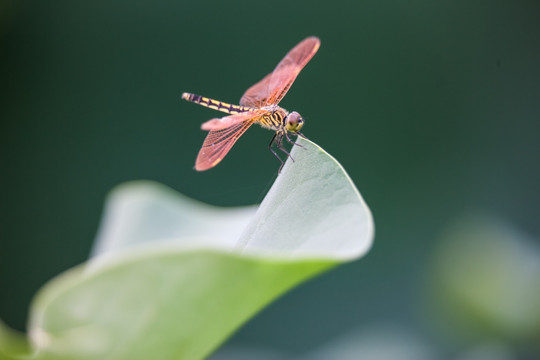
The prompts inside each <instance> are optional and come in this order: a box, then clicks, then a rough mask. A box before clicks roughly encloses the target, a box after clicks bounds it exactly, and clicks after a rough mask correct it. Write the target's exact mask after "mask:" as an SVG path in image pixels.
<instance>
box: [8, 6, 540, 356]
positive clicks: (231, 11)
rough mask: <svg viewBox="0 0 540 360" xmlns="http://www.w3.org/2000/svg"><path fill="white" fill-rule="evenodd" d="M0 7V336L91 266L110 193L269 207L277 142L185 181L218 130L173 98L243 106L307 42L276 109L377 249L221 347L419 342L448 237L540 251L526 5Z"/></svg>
mask: <svg viewBox="0 0 540 360" xmlns="http://www.w3.org/2000/svg"><path fill="white" fill-rule="evenodd" d="M0 4H1V5H0V46H1V48H0V63H1V67H0V74H1V77H0V79H1V80H0V91H1V92H2V93H1V96H0V121H1V122H0V172H1V173H0V174H1V176H0V240H1V242H0V244H1V245H0V246H1V247H0V291H1V293H2V296H1V297H0V318H1V319H3V320H4V321H5V322H7V323H8V324H9V325H11V326H13V327H15V328H17V329H21V330H24V327H25V321H26V316H27V310H28V306H29V302H30V300H31V298H32V296H33V294H34V293H35V292H36V291H37V290H38V288H39V287H40V286H42V285H43V284H44V283H45V282H46V281H47V280H48V279H50V278H52V277H53V276H55V275H56V274H58V273H60V272H62V271H64V270H66V269H68V268H70V267H72V266H74V265H76V264H79V263H81V262H83V261H84V260H85V259H86V258H87V255H88V253H89V250H90V248H91V245H92V241H93V238H94V236H95V233H96V230H97V227H98V224H99V220H100V214H101V211H102V205H103V201H104V197H105V195H106V194H107V192H108V191H109V190H110V189H111V188H112V187H113V186H115V185H117V184H119V183H121V182H123V181H127V180H134V179H151V180H156V181H159V182H162V183H164V184H166V185H168V186H171V187H172V188H174V189H176V190H178V191H180V192H182V193H184V194H186V195H188V196H191V197H193V198H196V199H199V200H202V201H205V202H209V203H211V204H216V205H227V206H235V205H247V204H253V203H256V202H259V201H261V200H262V198H263V197H264V194H265V192H266V191H267V190H268V188H269V187H270V185H271V183H272V181H273V179H274V177H275V176H276V172H277V169H278V167H279V163H278V162H277V161H276V159H275V158H274V157H273V156H272V155H271V154H270V153H269V152H268V149H267V144H268V142H269V141H270V138H271V136H272V134H271V133H270V132H268V131H266V130H262V129H260V128H258V127H254V128H253V129H250V130H249V131H248V132H247V133H246V134H245V135H244V136H243V137H242V138H241V139H240V140H239V141H238V143H237V145H235V147H234V148H233V150H232V151H231V153H230V154H229V155H228V157H227V158H226V159H225V160H224V161H223V162H222V163H221V164H220V165H219V166H218V167H216V168H215V169H212V170H211V171H208V172H203V173H197V172H196V171H195V170H193V165H194V161H195V157H196V155H197V152H198V150H199V148H200V145H201V144H202V141H203V139H204V136H205V134H204V132H202V131H201V130H200V124H201V123H202V122H204V121H205V120H208V119H210V118H212V117H215V116H216V115H218V114H217V113H216V112H214V111H212V110H209V109H205V108H202V107H199V106H196V105H194V104H189V103H187V102H184V101H182V100H181V99H180V94H181V93H182V92H183V91H190V92H194V93H197V94H201V95H204V96H209V97H214V98H216V99H220V100H223V101H227V102H237V101H238V99H239V98H240V96H241V95H242V93H243V92H244V91H245V89H247V88H248V87H249V86H251V85H252V84H253V83H255V82H256V81H258V80H259V79H260V78H262V77H263V76H264V75H266V74H267V73H269V72H270V71H271V70H272V69H273V68H274V66H275V65H276V64H277V63H278V62H279V60H281V58H282V57H283V56H284V55H285V53H286V52H287V51H288V50H289V49H290V48H292V47H293V46H294V45H295V44H296V43H298V42H299V41H300V40H302V39H303V38H305V37H306V36H309V35H316V36H318V37H320V39H321V42H322V45H321V48H320V50H319V52H318V53H317V54H316V55H315V57H314V58H313V60H312V61H311V62H310V63H309V64H308V65H307V67H306V68H305V69H304V71H303V72H302V73H301V74H300V76H299V77H298V78H297V80H296V82H295V84H294V85H293V87H292V88H291V90H290V91H289V93H288V94H287V96H286V97H285V99H284V100H283V101H282V103H281V105H282V106H283V107H285V108H286V109H288V110H296V111H298V112H300V113H301V114H302V115H303V117H304V118H305V120H306V124H305V127H304V129H303V132H304V133H305V134H306V136H307V137H309V138H310V139H311V140H313V141H315V142H316V143H318V144H319V145H321V146H322V147H323V148H325V149H326V150H327V151H328V152H329V153H330V154H332V155H333V156H335V157H336V158H337V159H338V160H339V161H340V162H341V163H342V165H343V166H344V167H345V169H346V170H347V171H348V172H349V174H350V176H351V177H352V179H353V181H354V182H355V183H356V185H357V186H358V188H359V189H360V191H361V192H362V194H363V196H364V198H365V199H366V201H367V203H368V205H369V206H370V207H371V210H372V211H373V214H374V218H375V223H376V231H377V234H376V239H375V244H374V248H373V249H372V251H371V252H370V253H369V254H368V255H367V257H366V258H364V259H362V260H361V261H357V262H354V263H352V264H348V265H345V266H342V267H340V268H339V269H337V270H334V271H332V272H330V273H328V274H325V275H324V276H322V277H319V278H317V279H315V280H313V281H311V282H309V283H307V284H305V285H303V286H301V287H300V288H299V289H296V290H294V291H293V292H292V293H290V294H288V295H286V296H285V297H284V298H282V299H280V300H279V301H277V302H276V303H274V304H272V305H271V306H270V307H269V308H268V309H266V310H265V311H264V312H262V313H261V314H260V315H258V316H257V317H256V318H255V319H254V320H253V321H251V322H250V323H249V324H247V325H246V326H245V327H244V328H242V329H241V330H240V331H239V332H238V333H237V334H236V335H235V336H234V337H233V339H232V340H231V341H230V342H229V344H228V345H227V346H255V347H256V346H261V347H271V348H279V349H283V350H285V351H288V352H292V353H301V352H304V351H307V350H309V349H311V348H313V347H315V346H316V345H318V344H320V343H322V342H324V341H327V340H328V339H332V338H335V337H337V336H339V335H341V334H343V333H345V332H347V331H348V330H351V329H354V328H356V327H358V326H361V325H364V324H369V323H374V322H379V321H391V322H396V323H401V324H405V325H406V326H407V327H410V328H414V329H418V331H420V332H423V331H426V330H425V328H426V326H425V324H424V323H425V319H423V317H422V316H421V314H422V313H423V311H424V309H423V308H422V302H423V300H422V294H423V293H424V292H425V291H426V289H425V288H426V286H427V285H426V278H428V277H429V264H430V259H431V257H432V255H433V252H434V249H435V248H436V247H437V240H438V238H439V237H440V236H441V234H442V233H443V232H444V230H445V229H446V228H447V227H448V226H450V225H451V224H452V223H453V222H454V221H455V220H456V219H459V218H461V217H462V216H464V215H466V214H468V213H471V212H482V213H487V214H491V215H494V216H496V217H498V218H500V219H504V220H505V221H507V222H509V223H511V224H513V225H514V226H516V227H517V228H519V229H521V230H522V231H524V232H525V233H529V234H531V235H532V236H533V237H536V238H537V239H538V238H540V221H539V219H540V210H539V204H540V187H539V184H540V166H539V165H538V164H539V159H540V140H539V139H540V136H539V134H540V46H539V44H540V42H539V40H538V39H540V21H539V19H540V3H539V2H538V1H479V2H474V3H473V2H468V1H457V2H456V1H439V2H432V1H427V0H425V1H407V2H403V1H394V2H393V1H363V2H352V1H339V0H338V1H332V2H323V1H295V2H293V1H272V2H252V1H228V2H225V1H216V0H213V1H189V2H188V1H165V0H160V1H119V0H114V1H91V2H90V1H88V2H83V1H47V2H44V1H6V0H4V1H3V2H2V3H0ZM429 336H431V337H432V338H433V339H432V341H433V342H435V343H446V341H445V340H443V339H438V338H437V337H438V335H434V334H430V335H429ZM442 337H443V336H441V338H442Z"/></svg>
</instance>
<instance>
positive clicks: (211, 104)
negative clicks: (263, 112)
mask: <svg viewBox="0 0 540 360" xmlns="http://www.w3.org/2000/svg"><path fill="white" fill-rule="evenodd" d="M182 99H184V100H187V101H189V102H192V103H195V104H199V105H202V106H205V107H207V108H210V109H214V110H218V111H223V112H224V113H227V114H238V113H241V112H245V111H250V110H253V109H252V108H250V107H247V106H240V105H233V104H227V103H226V102H223V101H219V100H214V99H210V98H207V97H204V96H200V95H196V94H191V93H183V94H182Z"/></svg>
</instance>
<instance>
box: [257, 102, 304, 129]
mask: <svg viewBox="0 0 540 360" xmlns="http://www.w3.org/2000/svg"><path fill="white" fill-rule="evenodd" d="M263 109H265V110H267V112H266V113H265V114H264V115H262V117H261V119H260V123H261V125H262V126H263V127H265V128H268V129H271V130H275V131H278V132H280V133H285V132H287V131H290V132H293V133H296V132H298V131H300V129H301V128H302V125H304V119H303V118H302V116H300V114H299V113H297V112H296V111H293V112H291V113H289V112H288V111H287V110H285V109H283V108H282V107H279V106H277V105H272V106H268V107H264V108H263Z"/></svg>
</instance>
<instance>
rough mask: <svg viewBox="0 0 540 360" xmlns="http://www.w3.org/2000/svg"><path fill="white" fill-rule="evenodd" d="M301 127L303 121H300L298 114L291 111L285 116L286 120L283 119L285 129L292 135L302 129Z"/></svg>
mask: <svg viewBox="0 0 540 360" xmlns="http://www.w3.org/2000/svg"><path fill="white" fill-rule="evenodd" d="M302 125H304V119H302V117H301V116H300V114H299V113H297V112H296V111H293V112H292V113H290V114H289V115H287V118H286V119H285V129H286V130H287V131H290V132H293V133H295V132H298V131H300V129H301V128H302Z"/></svg>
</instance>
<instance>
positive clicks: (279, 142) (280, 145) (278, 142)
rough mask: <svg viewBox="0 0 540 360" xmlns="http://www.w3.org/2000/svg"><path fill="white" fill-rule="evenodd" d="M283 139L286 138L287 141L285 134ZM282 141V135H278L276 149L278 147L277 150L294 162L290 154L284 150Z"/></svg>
mask: <svg viewBox="0 0 540 360" xmlns="http://www.w3.org/2000/svg"><path fill="white" fill-rule="evenodd" d="M285 137H286V138H287V140H289V136H287V133H285ZM282 140H283V134H280V135H278V139H277V147H278V149H279V150H281V151H283V152H284V153H285V154H287V156H288V157H290V158H291V160H292V161H293V162H294V159H293V157H292V156H291V154H290V153H289V152H288V151H287V149H285V148H284V147H283V143H282Z"/></svg>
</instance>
